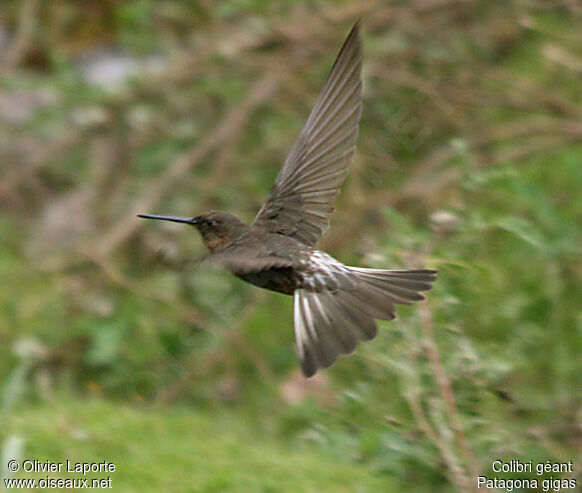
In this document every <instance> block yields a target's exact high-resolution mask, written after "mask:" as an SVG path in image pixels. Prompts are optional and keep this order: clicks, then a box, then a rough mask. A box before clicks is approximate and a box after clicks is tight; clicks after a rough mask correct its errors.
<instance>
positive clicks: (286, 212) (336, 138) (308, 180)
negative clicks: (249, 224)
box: [254, 22, 362, 245]
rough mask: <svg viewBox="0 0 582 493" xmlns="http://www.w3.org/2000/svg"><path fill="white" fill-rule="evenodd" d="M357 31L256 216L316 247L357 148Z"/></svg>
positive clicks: (359, 86) (265, 226)
mask: <svg viewBox="0 0 582 493" xmlns="http://www.w3.org/2000/svg"><path fill="white" fill-rule="evenodd" d="M359 31H360V25H359V22H357V23H356V24H355V25H354V27H353V28H352V30H351V32H350V34H349V35H348V37H347V39H346V41H345V42H344V45H343V46H342V49H341V50H340V53H339V55H338V57H337V59H336V61H335V63H334V65H333V67H332V69H331V72H330V74H329V76H328V78H327V81H326V82H325V85H324V86H323V89H322V90H321V92H320V94H319V96H318V97H317V100H316V102H315V105H314V107H313V109H312V110H311V114H310V115H309V118H308V119H307V123H306V124H305V127H304V128H303V130H302V131H301V134H300V135H299V138H298V139H297V142H296V143H295V146H294V147H293V149H292V150H291V152H290V153H289V156H288V157H287V160H286V161H285V164H284V165H283V167H282V168H281V171H280V172H279V174H278V175H277V179H276V180H275V184H274V185H273V187H272V189H271V191H270V193H269V196H268V197H267V200H266V202H265V203H264V204H263V206H262V207H261V210H260V211H259V213H258V214H257V217H256V218H255V222H254V224H255V225H256V226H259V227H261V228H263V229H265V230H266V231H269V232H271V233H279V234H284V235H287V236H291V237H294V238H296V239H297V240H299V241H301V242H303V243H305V244H307V245H315V243H316V242H317V241H318V240H319V238H320V237H321V236H322V235H323V234H324V233H325V232H326V231H327V229H328V227H329V220H328V214H330V213H331V212H333V210H334V202H335V198H336V197H337V195H338V193H339V187H340V186H341V185H342V183H343V182H344V180H345V178H346V176H347V174H348V164H349V162H350V160H351V159H352V156H353V155H354V153H355V150H356V138H357V135H358V122H359V120H360V114H361V111H362V101H361V99H362V82H361V68H362V56H361V47H360V39H359Z"/></svg>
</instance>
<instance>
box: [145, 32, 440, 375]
mask: <svg viewBox="0 0 582 493" xmlns="http://www.w3.org/2000/svg"><path fill="white" fill-rule="evenodd" d="M360 72H361V49H360V42H359V24H358V23H356V25H355V26H354V28H353V29H352V31H351V32H350V34H349V36H348V38H347V39H346V41H345V43H344V45H343V47H342V49H341V51H340V54H339V55H338V57H337V59H336V61H335V63H334V65H333V67H332V70H331V72H330V75H329V77H328V79H327V81H326V83H325V85H324V87H323V89H322V91H321V93H320V95H319V97H318V98H317V101H316V102H315V105H314V108H313V110H312V112H311V114H310V115H309V118H308V120H307V123H306V124H305V127H304V128H303V131H302V132H301V134H300V136H299V138H298V140H297V142H296V144H295V146H294V147H293V149H292V150H291V152H290V154H289V156H288V157H287V160H286V161H285V164H284V166H283V168H282V169H281V171H280V172H279V175H278V176H277V179H276V180H275V184H274V185H273V187H272V189H271V192H270V194H269V196H268V198H267V200H266V202H265V203H264V204H263V207H262V208H261V210H260V211H259V213H258V214H257V217H256V218H255V220H254V221H253V223H251V224H250V225H248V224H245V223H244V222H243V221H241V220H240V219H238V218H237V217H236V216H234V215H233V214H230V213H228V212H222V211H212V212H208V213H205V214H201V215H199V216H196V217H193V218H182V217H172V216H152V215H149V214H140V216H141V217H145V218H149V219H163V220H169V221H174V222H180V223H186V224H190V225H192V226H194V227H196V229H198V231H199V232H200V234H201V235H202V239H203V241H204V243H205V244H206V246H207V247H208V249H209V250H210V254H209V255H208V259H209V260H211V261H214V262H218V263H220V264H221V265H223V266H224V267H226V268H227V269H228V270H230V271H231V272H232V273H233V274H234V275H235V276H237V277H239V278H241V279H243V280H244V281H246V282H249V283H251V284H254V285H255V286H258V287H261V288H265V289H269V290H271V291H277V292H279V293H283V294H287V295H292V296H293V297H294V320H295V335H296V341H297V352H298V356H299V360H300V363H301V368H302V370H303V373H304V374H305V375H306V376H311V375H313V374H314V373H315V372H316V371H317V370H318V369H319V368H327V367H329V366H331V365H332V364H333V363H334V361H336V360H337V358H338V356H340V355H345V354H349V353H351V352H352V351H353V350H354V348H355V346H356V343H357V341H359V340H369V339H372V338H373V337H374V336H375V335H376V333H377V327H376V323H375V321H374V319H382V320H392V319H394V318H395V313H394V305H395V304H411V303H412V302H414V301H419V300H422V299H424V297H423V295H422V294H420V292H421V291H427V290H429V289H430V288H431V283H432V282H434V281H435V279H436V271H433V270H427V269H424V270H382V269H364V268H359V267H349V266H346V265H344V264H342V263H341V262H339V261H338V260H336V259H334V258H333V257H332V256H330V255H328V254H327V253H325V252H323V251H321V250H317V249H316V248H315V244H316V243H317V241H318V240H319V238H320V237H321V236H322V235H323V234H324V233H325V231H326V230H327V228H328V227H329V220H328V215H329V214H330V213H331V212H333V210H334V208H333V203H334V201H335V198H336V196H337V194H338V193H339V187H340V186H341V184H342V183H343V181H344V180H345V178H346V176H347V173H348V169H347V166H348V164H349V162H350V160H351V159H352V157H353V154H354V152H355V142H356V137H357V133H358V122H359V118H360V113H361V80H360V79H361V77H360Z"/></svg>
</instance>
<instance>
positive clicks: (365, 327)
mask: <svg viewBox="0 0 582 493" xmlns="http://www.w3.org/2000/svg"><path fill="white" fill-rule="evenodd" d="M348 269H349V274H350V278H351V280H352V281H353V282H352V283H350V288H347V287H343V288H339V289H334V290H327V291H310V290H308V289H298V290H297V291H295V305H294V319H295V338H296V343H297V353H298V356H299V360H300V362H301V369H302V370H303V373H304V374H305V376H308V377H309V376H312V375H314V374H315V372H316V371H317V370H318V369H319V368H328V367H329V366H331V365H332V364H333V363H334V362H335V361H336V360H337V358H338V357H339V356H342V355H346V354H350V353H351V352H352V351H353V350H354V348H355V347H356V343H357V342H358V341H361V340H362V341H367V340H370V339H373V338H374V337H375V336H376V333H377V327H376V323H375V322H374V319H375V318H378V319H382V320H392V319H394V318H395V317H396V315H395V313H394V305H395V304H405V305H410V304H411V303H413V302H415V301H419V300H422V299H424V296H423V295H422V294H420V292H421V291H428V290H429V289H431V288H432V285H431V283H433V282H434V281H435V280H436V271H434V270H427V269H423V270H380V269H363V268H358V267H348Z"/></svg>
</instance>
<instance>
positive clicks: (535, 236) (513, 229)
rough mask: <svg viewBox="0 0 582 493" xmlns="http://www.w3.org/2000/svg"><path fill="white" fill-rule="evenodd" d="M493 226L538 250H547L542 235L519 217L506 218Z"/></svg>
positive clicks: (498, 220) (500, 219)
mask: <svg viewBox="0 0 582 493" xmlns="http://www.w3.org/2000/svg"><path fill="white" fill-rule="evenodd" d="M494 224H495V226H497V227H498V228H500V229H503V230H504V231H507V232H508V233H511V234H513V235H514V236H516V237H518V238H520V239H522V240H523V241H525V242H526V243H529V244H530V245H532V246H533V247H535V248H537V249H538V250H544V249H546V248H547V244H546V241H545V240H544V238H543V235H542V233H541V232H540V231H539V230H538V229H536V228H535V227H534V225H533V224H532V223H531V222H529V221H527V220H525V219H522V218H520V217H515V216H506V217H501V218H499V219H497V220H496V221H495V223H494Z"/></svg>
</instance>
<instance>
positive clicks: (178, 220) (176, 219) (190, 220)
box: [137, 214, 196, 224]
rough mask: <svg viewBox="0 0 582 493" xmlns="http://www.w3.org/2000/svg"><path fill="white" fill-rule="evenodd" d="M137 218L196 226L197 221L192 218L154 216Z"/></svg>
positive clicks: (140, 215) (146, 215)
mask: <svg viewBox="0 0 582 493" xmlns="http://www.w3.org/2000/svg"><path fill="white" fill-rule="evenodd" d="M137 217H143V218H144V219H161V220H162V221H172V222H175V223H185V224H196V221H195V220H194V219H193V218H191V217H179V216H156V215H154V214H138V215H137Z"/></svg>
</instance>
